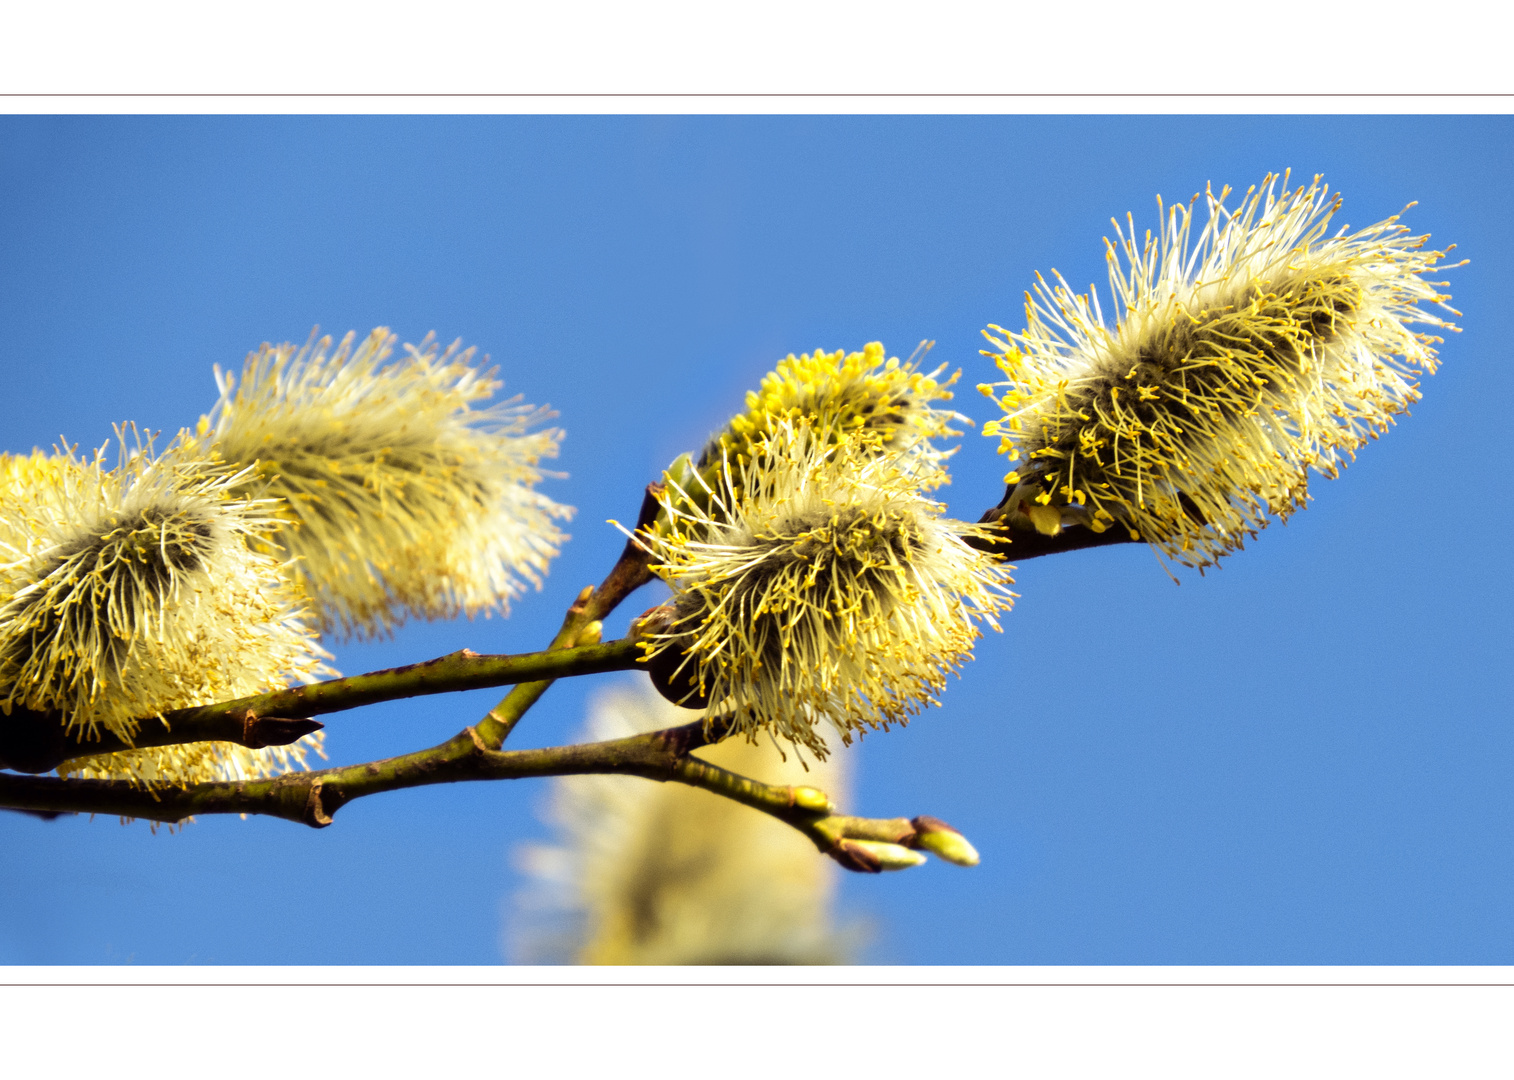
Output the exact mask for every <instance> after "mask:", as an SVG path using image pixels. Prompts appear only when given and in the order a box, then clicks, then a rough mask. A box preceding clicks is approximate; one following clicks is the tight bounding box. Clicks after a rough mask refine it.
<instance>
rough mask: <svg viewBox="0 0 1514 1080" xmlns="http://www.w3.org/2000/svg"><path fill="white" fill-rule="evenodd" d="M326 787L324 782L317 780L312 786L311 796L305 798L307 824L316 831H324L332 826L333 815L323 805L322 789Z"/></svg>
mask: <svg viewBox="0 0 1514 1080" xmlns="http://www.w3.org/2000/svg"><path fill="white" fill-rule="evenodd" d="M325 786H326V782H325V781H324V780H316V781H315V782H314V783H312V784H311V785H310V794H309V795H307V796H306V797H305V824H307V825H309V826H311V827H313V828H316V829H324V828H325V827H326V826H327V825H330V824H331V815H330V814H328V813H326V808H325V807H324V806H322V805H321V788H323V787H325Z"/></svg>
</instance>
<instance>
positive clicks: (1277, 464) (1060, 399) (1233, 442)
mask: <svg viewBox="0 0 1514 1080" xmlns="http://www.w3.org/2000/svg"><path fill="white" fill-rule="evenodd" d="M1227 195H1228V190H1227V191H1221V192H1220V194H1219V195H1218V196H1215V195H1214V194H1213V193H1212V192H1211V191H1206V192H1205V196H1204V198H1205V202H1206V204H1207V207H1208V211H1209V219H1208V223H1207V225H1205V227H1204V229H1203V230H1202V232H1201V233H1200V235H1199V236H1198V239H1197V241H1196V242H1192V237H1191V229H1192V225H1193V214H1192V211H1191V209H1190V208H1184V207H1172V208H1170V210H1169V211H1168V212H1167V214H1166V217H1165V219H1164V221H1163V228H1162V229H1161V231H1160V233H1159V235H1157V236H1155V237H1153V236H1152V235H1151V234H1150V233H1147V234H1146V238H1145V241H1144V243H1139V244H1138V243H1137V240H1136V231H1135V226H1134V222H1133V220H1132V219H1130V217H1129V216H1128V215H1127V219H1126V228H1121V227H1120V225H1119V223H1118V222H1116V223H1115V227H1116V230H1117V235H1118V243H1114V242H1110V241H1107V240H1106V245H1107V247H1108V262H1109V274H1110V286H1111V289H1112V291H1113V293H1114V297H1115V308H1114V325H1113V327H1110V326H1107V325H1106V324H1105V322H1104V319H1103V315H1102V313H1101V311H1100V309H1099V306H1098V302H1097V299H1095V298H1094V297H1093V296H1092V295H1087V296H1085V295H1075V294H1073V292H1072V291H1071V290H1070V289H1069V288H1068V287H1067V285H1066V283H1065V282H1064V281H1063V280H1062V279H1061V277H1060V276H1057V277H1056V279H1055V280H1056V284H1055V286H1050V285H1048V284H1047V283H1046V282H1045V281H1044V280H1041V281H1040V282H1039V284H1038V285H1037V287H1036V292H1035V295H1034V296H1033V297H1029V296H1028V297H1027V304H1026V319H1027V328H1026V330H1025V331H1024V332H1023V333H1010V332H1009V331H1006V330H1004V329H1003V328H1002V327H999V326H991V327H990V328H989V330H987V331H985V332H984V333H985V336H986V337H987V338H988V339H989V341H990V342H991V343H992V345H993V349H992V350H985V355H988V356H992V357H993V358H994V359H995V360H996V361H997V363H998V366H999V368H1000V369H1001V370H1002V371H1003V373H1004V374H1005V375H1006V376H1007V379H1008V381H1007V382H1001V383H994V384H988V385H985V386H983V387H981V389H982V390H983V391H984V392H985V393H986V394H988V395H989V396H990V397H993V398H994V399H995V400H996V401H997V402H998V404H999V406H1000V407H1001V409H1002V410H1003V413H1004V415H1003V417H1002V419H1000V420H999V421H997V422H995V423H993V424H989V425H986V426H985V429H984V430H985V434H988V435H991V436H997V437H998V438H999V440H1000V449H1001V451H1002V452H1003V453H1005V454H1007V455H1008V456H1009V457H1010V459H1011V460H1012V461H1014V462H1016V467H1015V470H1014V471H1013V472H1011V473H1010V474H1009V477H1008V480H1009V482H1010V483H1011V484H1013V485H1015V489H1014V491H1013V492H1012V494H1011V496H1010V497H1009V499H1008V506H1007V507H1006V510H1007V512H1008V513H1009V515H1010V518H1011V520H1012V521H1016V522H1017V523H1019V524H1022V525H1025V526H1034V527H1036V528H1038V529H1040V530H1041V531H1042V532H1054V531H1056V530H1057V529H1058V528H1059V527H1060V526H1061V525H1065V524H1082V525H1087V526H1089V527H1092V528H1094V529H1096V530H1100V531H1102V530H1103V529H1104V528H1107V527H1116V528H1122V529H1126V530H1128V531H1129V532H1130V533H1131V534H1132V535H1133V536H1134V537H1136V538H1139V539H1142V540H1146V541H1148V542H1149V543H1151V545H1152V546H1153V547H1154V548H1156V549H1157V550H1158V551H1159V552H1161V553H1162V554H1164V555H1167V556H1169V557H1171V558H1173V559H1175V560H1177V561H1178V562H1181V563H1184V564H1187V565H1190V566H1198V567H1203V566H1207V565H1212V564H1213V563H1214V561H1215V560H1216V559H1217V558H1218V557H1219V556H1221V555H1223V554H1225V553H1226V552H1229V551H1232V550H1235V549H1236V548H1239V547H1240V546H1241V544H1242V542H1243V540H1244V539H1245V538H1246V537H1247V536H1254V535H1255V534H1256V531H1257V530H1259V529H1261V528H1263V527H1264V526H1265V525H1266V524H1267V522H1268V520H1269V518H1270V517H1271V516H1276V517H1279V518H1286V517H1287V516H1288V515H1289V514H1291V513H1292V512H1293V511H1294V510H1296V509H1298V508H1300V507H1302V506H1303V505H1304V503H1305V502H1306V501H1307V498H1308V471H1309V469H1310V468H1313V469H1315V470H1316V471H1318V472H1320V473H1322V474H1324V475H1325V476H1334V475H1335V474H1336V473H1337V471H1338V470H1339V469H1340V468H1341V467H1342V466H1343V465H1344V464H1345V463H1346V462H1347V461H1348V460H1349V459H1350V458H1351V457H1352V456H1353V454H1354V451H1355V450H1356V449H1357V448H1359V447H1360V446H1362V445H1363V444H1364V443H1365V442H1366V441H1367V439H1368V438H1369V437H1370V438H1375V437H1376V436H1377V435H1378V434H1379V433H1380V432H1382V431H1383V430H1385V429H1386V428H1387V426H1388V425H1389V423H1390V422H1391V418H1392V417H1393V416H1394V415H1396V414H1398V413H1402V412H1404V411H1405V410H1406V409H1407V408H1408V406H1409V405H1410V404H1411V403H1413V402H1414V401H1416V400H1418V398H1419V391H1418V389H1417V384H1416V383H1415V381H1414V379H1415V376H1416V375H1418V374H1419V373H1421V372H1424V373H1429V372H1433V371H1434V370H1435V363H1436V357H1435V350H1434V348H1433V345H1434V344H1435V343H1437V342H1439V341H1440V339H1439V338H1434V337H1429V336H1426V335H1423V334H1416V333H1413V332H1411V331H1410V330H1409V329H1408V326H1409V325H1410V324H1413V323H1420V324H1428V325H1430V326H1435V327H1443V328H1448V329H1455V328H1454V327H1452V326H1451V325H1450V324H1449V323H1447V322H1445V321H1444V320H1442V319H1440V318H1439V317H1437V316H1435V315H1433V314H1430V313H1429V312H1427V311H1425V310H1424V309H1422V308H1421V307H1420V306H1419V305H1420V304H1422V303H1432V304H1438V305H1440V306H1441V307H1442V308H1445V301H1446V300H1448V299H1449V297H1448V296H1446V295H1444V294H1442V293H1440V292H1438V291H1437V290H1438V288H1439V287H1442V286H1444V284H1445V283H1444V282H1429V281H1426V280H1424V279H1423V277H1422V276H1421V275H1423V274H1425V273H1426V272H1427V271H1429V270H1430V269H1432V268H1433V267H1434V266H1435V265H1436V264H1437V263H1438V262H1439V261H1440V260H1441V259H1442V258H1443V257H1444V253H1443V252H1437V251H1425V250H1423V246H1424V243H1425V241H1426V239H1427V238H1426V237H1423V236H1411V235H1409V234H1408V230H1407V228H1406V227H1405V226H1403V225H1400V224H1398V218H1397V217H1392V218H1389V219H1387V220H1386V221H1382V222H1379V223H1378V224H1376V225H1373V226H1370V227H1368V228H1365V229H1362V230H1359V231H1357V232H1347V231H1346V230H1345V229H1342V230H1340V231H1338V232H1335V233H1333V234H1328V235H1327V229H1328V225H1329V222H1330V219H1331V217H1332V215H1333V214H1334V213H1335V212H1336V210H1337V209H1338V208H1339V206H1340V199H1339V196H1335V195H1331V194H1329V192H1328V189H1327V188H1326V187H1325V186H1324V185H1323V184H1321V183H1320V180H1319V178H1318V177H1316V178H1315V179H1314V182H1313V183H1311V184H1309V185H1308V186H1300V187H1297V188H1293V189H1289V187H1288V177H1287V174H1286V173H1285V174H1284V175H1283V176H1282V177H1277V176H1268V177H1267V178H1266V179H1265V180H1264V181H1263V182H1262V184H1261V186H1260V187H1256V188H1252V189H1251V190H1250V191H1248V193H1247V195H1246V197H1245V198H1244V199H1243V200H1242V201H1241V204H1240V206H1239V207H1238V208H1236V209H1235V210H1231V209H1229V208H1227V207H1226V206H1225V198H1226V196H1227ZM1197 198H1198V197H1197V196H1195V200H1197ZM1159 205H1160V200H1159ZM1446 310H1448V311H1450V310H1451V309H1449V308H1446ZM1452 314H1455V312H1454V311H1452Z"/></svg>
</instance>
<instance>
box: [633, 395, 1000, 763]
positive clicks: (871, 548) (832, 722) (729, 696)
mask: <svg viewBox="0 0 1514 1080" xmlns="http://www.w3.org/2000/svg"><path fill="white" fill-rule="evenodd" d="M757 449H758V451H759V452H757V453H756V454H754V456H753V457H752V458H751V459H749V460H748V462H747V463H746V464H745V465H742V466H739V467H731V466H729V464H728V467H727V471H728V472H730V473H732V474H734V475H733V479H732V482H730V483H728V484H725V485H722V486H721V487H720V488H712V489H709V490H707V491H706V492H705V498H704V499H703V500H702V504H701V500H696V499H693V498H691V497H690V496H689V494H688V493H686V492H684V491H682V490H681V489H679V488H678V487H677V485H676V484H675V483H672V482H670V483H669V485H668V490H667V491H666V492H665V493H664V494H663V496H662V498H663V500H664V510H665V511H666V512H667V514H668V516H669V519H670V522H671V524H670V527H669V528H668V530H666V531H665V532H661V533H658V534H656V535H654V536H653V537H651V538H650V539H648V540H647V543H648V544H649V550H650V551H651V552H652V554H653V562H652V570H653V572H654V573H656V574H657V575H658V576H659V577H661V578H662V579H663V580H665V581H666V582H667V583H668V584H669V585H670V586H671V587H672V590H673V598H672V601H671V608H672V614H671V615H670V616H669V617H668V619H666V620H665V621H664V623H663V624H662V625H661V626H660V628H659V629H657V630H656V631H655V632H652V633H650V634H649V636H648V640H647V650H648V655H649V659H650V662H651V666H652V667H653V670H654V674H655V673H657V672H659V671H661V672H662V673H663V676H664V677H662V678H660V679H659V680H658V681H659V685H660V688H664V690H665V692H669V691H671V692H672V695H673V697H672V699H673V700H675V701H676V702H678V703H681V704H685V705H698V706H699V707H702V708H704V709H705V714H706V716H707V717H708V718H711V719H713V718H714V717H715V716H717V715H718V716H729V717H732V718H733V722H734V724H735V726H736V729H737V730H739V731H742V732H746V733H748V734H755V733H756V732H758V731H761V730H768V731H771V732H772V733H773V734H775V735H777V736H778V737H779V738H780V739H786V740H789V741H791V742H794V743H797V744H801V745H803V746H805V747H807V748H809V749H810V750H812V751H813V752H814V753H815V754H816V755H817V756H821V757H823V756H824V755H825V753H826V752H827V747H826V742H825V738H824V736H823V734H822V733H821V732H820V731H819V730H818V728H817V725H819V724H821V723H822V722H824V723H827V724H828V725H829V726H830V727H831V728H832V729H834V731H835V732H836V733H837V734H839V736H840V738H841V740H842V742H843V743H850V742H851V739H852V736H853V734H854V733H856V732H860V731H864V730H867V729H874V728H887V727H888V726H889V725H890V724H893V723H901V724H902V723H904V722H906V720H907V718H908V717H909V716H910V715H913V714H915V713H918V712H919V711H920V710H921V709H922V708H923V707H924V706H925V705H927V704H931V703H933V702H934V700H935V695H936V694H937V693H938V692H939V691H940V690H941V689H942V688H943V687H944V685H945V682H946V675H947V674H948V673H950V672H954V671H957V670H959V669H960V667H961V665H962V664H963V663H964V662H965V660H966V659H968V658H969V657H970V656H971V649H972V644H973V642H974V641H975V640H976V639H977V637H978V636H979V633H980V631H979V629H978V624H979V623H980V622H986V623H988V624H990V625H993V626H995V628H996V629H997V624H996V623H995V622H994V616H995V614H997V613H998V612H1001V611H1004V610H1007V609H1008V608H1009V606H1010V602H1011V598H1012V594H1011V593H1009V592H1008V589H1007V586H1008V584H1010V580H1009V577H1008V573H1007V570H1006V568H1005V567H1004V566H1003V565H1002V564H1001V563H999V562H998V561H997V560H996V559H995V558H994V557H992V556H987V555H984V554H982V553H980V552H978V551H976V550H974V549H973V548H972V547H970V546H968V544H966V543H965V542H964V538H965V537H968V536H971V535H975V534H976V533H977V532H978V531H980V530H979V529H978V527H977V526H971V525H964V524H962V523H960V522H955V521H950V520H948V519H946V518H943V517H941V516H940V513H941V510H942V507H941V505H940V504H939V503H936V502H934V501H932V500H931V499H929V498H927V497H926V496H925V495H924V494H922V488H923V487H925V486H927V485H926V484H924V483H923V482H922V479H921V477H920V475H919V465H918V462H910V461H907V460H904V459H905V458H907V457H908V455H909V451H908V450H904V451H897V452H893V453H890V452H889V451H888V450H887V449H886V447H885V446H884V445H883V444H882V440H881V438H880V436H879V435H877V434H876V433H868V432H865V431H864V432H854V433H853V434H852V435H850V436H839V437H838V436H837V435H836V434H835V432H834V431H832V430H829V429H825V428H821V429H818V430H817V429H815V428H812V427H810V426H809V425H807V424H803V423H798V424H796V423H792V422H784V423H780V424H777V425H775V426H774V428H773V429H772V432H771V434H770V435H769V436H768V437H767V438H766V439H764V440H763V441H762V442H761V443H759V444H758V445H757ZM733 493H734V494H733Z"/></svg>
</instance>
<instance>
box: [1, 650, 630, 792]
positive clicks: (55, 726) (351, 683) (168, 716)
mask: <svg viewBox="0 0 1514 1080" xmlns="http://www.w3.org/2000/svg"><path fill="white" fill-rule="evenodd" d="M640 655H641V653H640V649H639V648H638V647H637V646H636V644H635V642H632V641H611V642H607V643H605V644H592V645H584V646H580V647H578V648H571V649H557V650H555V651H548V652H539V653H523V654H520V655H499V656H485V655H480V654H478V653H475V652H471V651H469V650H467V649H464V650H462V651H461V652H455V653H450V654H448V655H446V656H441V657H438V658H437V659H435V660H427V661H425V662H423V663H419V664H406V665H405V666H403V667H395V668H386V669H384V670H382V671H370V672H368V673H367V674H366V675H352V676H349V677H348V678H345V679H332V680H330V681H328V682H320V683H312V684H311V685H309V686H296V687H291V688H290V689H288V690H275V691H272V692H270V693H266V694H254V695H251V696H249V697H243V698H237V699H236V700H235V701H223V702H220V703H218V704H215V705H201V706H197V707H195V708H190V709H176V710H174V711H172V712H168V713H164V714H163V717H162V718H161V719H158V718H149V719H145V720H142V721H140V722H139V727H138V729H137V732H136V734H135V735H134V736H133V737H132V738H131V739H130V740H129V741H128V740H126V739H122V738H121V737H119V736H117V735H114V734H112V733H111V732H108V731H103V730H98V729H97V730H96V731H95V733H94V734H93V736H85V737H83V738H82V739H81V738H80V737H78V736H77V735H72V734H69V733H67V732H65V731H64V729H63V727H62V725H61V723H60V722H59V718H58V717H57V716H56V715H54V714H48V713H32V712H28V711H27V710H22V709H14V710H12V712H11V715H10V716H9V717H0V766H3V767H5V768H11V769H16V770H18V771H21V772H48V771H50V770H52V769H55V768H57V767H58V765H60V764H61V763H63V762H64V761H68V760H70V759H71V758H77V757H82V756H84V755H86V754H108V753H114V752H117V751H121V750H130V749H133V748H141V747H147V746H170V745H176V744H180V743H192V742H211V741H216V742H231V743H238V744H240V745H242V746H247V747H251V748H253V749H258V748H260V747H264V746H282V745H285V744H287V743H291V742H294V741H295V740H296V739H298V738H300V736H302V735H306V734H309V733H310V732H312V731H318V730H320V728H321V726H322V725H321V724H319V723H317V722H315V721H313V720H310V719H309V717H311V716H320V715H323V714H325V713H333V712H341V711H343V710H346V709H356V708H359V707H360V706H363V705H372V704H374V703H376V702H380V701H396V700H399V699H401V698H408V697H419V696H422V695H426V694H445V693H451V692H453V691H457V690H476V689H480V688H483V687H491V686H502V685H507V684H510V683H520V682H522V681H524V680H539V679H541V678H542V676H544V675H545V676H549V677H551V678H560V677H563V676H568V675H590V674H594V673H597V672H602V671H624V670H627V669H629V668H631V667H633V666H634V665H635V663H636V661H637V660H638V659H639V657H640ZM540 685H543V686H547V685H550V683H542V684H540Z"/></svg>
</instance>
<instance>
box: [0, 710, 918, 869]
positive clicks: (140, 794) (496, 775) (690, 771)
mask: <svg viewBox="0 0 1514 1080" xmlns="http://www.w3.org/2000/svg"><path fill="white" fill-rule="evenodd" d="M725 732H726V728H725V726H724V725H721V724H719V723H717V724H715V725H713V726H712V725H706V724H704V723H703V722H695V723H692V724H687V725H684V726H682V727H675V728H667V729H664V730H662V731H652V732H648V733H646V734H644V735H633V736H630V737H628V738H624V739H612V740H609V741H606V742H598V743H587V744H584V745H580V746H558V747H550V748H546V749H541V750H503V751H501V750H491V749H489V748H488V747H486V746H485V745H484V743H483V740H482V739H480V738H479V736H478V732H477V730H476V729H474V728H467V729H465V730H464V731H463V732H462V733H460V734H459V735H457V736H455V737H453V738H451V739H449V740H447V741H446V742H445V743H442V744H441V745H439V746H435V747H432V748H431V749H429V750H422V751H419V752H417V753H412V754H402V755H400V756H399V757H393V758H388V759H385V760H383V761H373V762H368V763H366V764H363V765H349V766H344V767H340V768H335V769H322V770H320V771H319V772H308V773H286V774H285V775H283V776H280V777H276V778H273V779H268V780H243V781H220V782H214V783H203V784H191V785H189V786H187V787H168V788H160V789H156V790H149V789H146V788H142V787H138V786H136V785H134V784H131V783H128V782H125V781H120V780H59V779H57V778H56V777H41V776H7V775H3V774H0V807H5V808H9V809H14V810H22V811H30V812H32V813H46V814H56V813H88V814H115V815H119V816H121V817H134V818H146V819H148V820H150V821H160V822H168V823H171V824H176V823H179V822H182V821H184V820H185V819H187V818H189V817H191V816H193V815H195V814H260V815H265V816H270V817H279V818H284V819H285V820H288V821H295V822H300V823H302V824H305V825H309V826H311V827H313V828H324V827H325V826H327V825H330V824H331V823H332V816H333V815H334V814H335V813H336V812H337V811H338V810H340V809H341V808H342V807H343V806H345V805H347V804H348V803H350V802H353V801H355V800H357V799H361V798H364V797H366V796H369V795H376V794H379V793H380V792H385V791H397V790H400V789H403V788H411V787H425V786H429V785H431V784H450V783H458V782H464V781H474V780H518V779H522V778H524V777H534V776H571V775H580V774H584V773H608V774H616V775H628V776H640V777H644V778H646V779H649V780H661V781H676V782H679V783H684V784H688V785H690V786H691V787H698V788H703V789H704V790H706V791H710V792H713V793H715V794H717V795H722V796H724V797H726V798H729V799H733V800H735V801H737V802H740V803H743V804H745V805H747V806H750V807H753V808H754V809H757V810H760V811H762V812H763V813H765V814H768V815H770V816H772V817H775V818H778V819H779V820H780V821H783V822H785V823H787V824H789V825H791V826H793V827H794V828H796V829H798V830H799V831H800V832H802V833H804V834H805V835H806V836H808V837H809V838H810V839H811V840H812V841H813V842H814V844H815V846H816V847H817V848H819V849H820V850H821V851H822V852H824V853H826V854H828V855H830V856H831V857H833V858H835V859H836V860H837V861H838V862H840V863H841V864H842V865H843V866H846V867H847V868H848V869H852V870H864V871H868V870H872V871H876V870H877V869H878V867H877V865H876V864H873V865H869V864H868V863H867V861H866V859H865V858H859V856H858V851H857V849H855V848H853V847H851V846H850V845H848V843H847V841H849V840H874V841H876V840H882V841H885V842H888V843H896V844H901V845H903V846H906V847H910V846H916V844H915V839H916V835H917V831H919V830H917V828H916V824H915V823H918V822H921V821H926V820H933V819H924V818H916V819H913V822H912V821H911V819H908V818H858V817H850V816H846V815H841V814H836V813H834V809H835V808H834V806H833V805H832V804H831V802H830V800H829V798H827V797H826V796H825V794H824V793H823V792H820V791H819V790H817V789H815V788H811V787H784V786H779V785H774V784H764V783H761V782H760V781H757V780H752V779H750V778H748V777H744V776H739V775H737V774H736V773H733V772H730V771H728V770H726V769H722V768H719V767H718V766H715V765H712V764H710V763H709V762H707V761H704V760H702V759H700V758H697V757H695V756H693V754H692V751H694V750H697V749H699V748H700V747H703V746H706V745H709V744H710V743H711V742H712V741H716V740H718V739H719V738H721V737H722V736H723V735H724V734H725Z"/></svg>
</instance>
